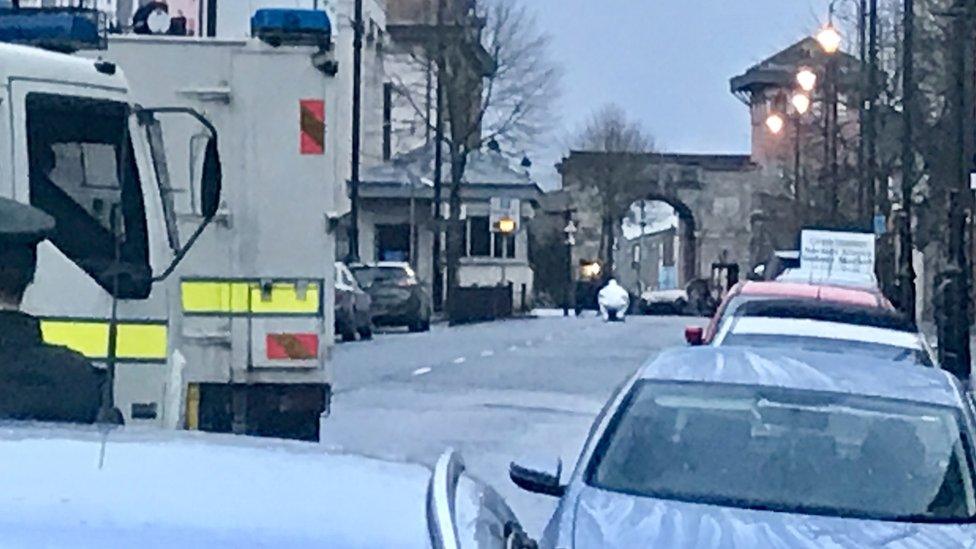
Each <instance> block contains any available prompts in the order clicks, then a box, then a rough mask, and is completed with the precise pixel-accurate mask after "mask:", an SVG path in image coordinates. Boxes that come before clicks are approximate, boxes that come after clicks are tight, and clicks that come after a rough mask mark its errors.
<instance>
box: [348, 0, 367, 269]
mask: <svg viewBox="0 0 976 549" xmlns="http://www.w3.org/2000/svg"><path fill="white" fill-rule="evenodd" d="M362 80H363V0H356V7H355V15H354V17H353V42H352V172H351V178H350V180H349V255H348V257H347V258H346V261H347V262H348V263H357V262H359V161H360V138H361V135H360V125H361V124H362Z"/></svg>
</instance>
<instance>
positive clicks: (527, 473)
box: [508, 460, 566, 497]
mask: <svg viewBox="0 0 976 549" xmlns="http://www.w3.org/2000/svg"><path fill="white" fill-rule="evenodd" d="M562 469H563V463H562V461H561V460H560V461H559V465H558V466H557V468H556V474H555V475H552V474H549V473H546V472H543V471H535V470H533V469H529V468H527V467H523V466H521V465H519V464H517V463H515V462H514V461H513V462H512V463H511V465H509V467H508V476H509V478H511V479H512V482H514V483H515V485H516V486H518V487H519V488H521V489H523V490H525V491H527V492H533V493H536V494H544V495H547V496H554V497H562V496H563V494H565V493H566V487H565V486H563V485H561V484H559V477H560V476H561V474H562Z"/></svg>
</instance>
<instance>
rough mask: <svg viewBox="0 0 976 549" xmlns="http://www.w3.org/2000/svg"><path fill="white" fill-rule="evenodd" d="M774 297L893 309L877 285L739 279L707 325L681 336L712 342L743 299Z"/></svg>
mask: <svg viewBox="0 0 976 549" xmlns="http://www.w3.org/2000/svg"><path fill="white" fill-rule="evenodd" d="M774 299H794V300H803V301H813V302H817V301H819V302H829V303H839V304H844V305H853V306H862V307H874V308H877V309H884V310H888V311H893V310H894V309H895V308H894V306H892V304H891V302H890V301H888V300H887V299H886V298H885V296H884V295H883V294H882V293H881V291H880V290H878V289H877V288H846V287H840V286H832V285H823V284H798V283H791V282H765V281H764V282H758V281H744V282H739V283H738V284H736V285H735V286H733V287H732V289H731V290H729V293H728V294H727V295H726V296H725V299H723V300H722V303H721V304H720V305H719V306H718V309H717V310H716V312H715V314H714V315H713V316H712V320H711V322H709V324H708V326H706V327H705V328H702V327H700V326H689V327H687V328H685V340H686V341H687V342H688V344H690V345H705V344H708V343H711V342H712V339H714V337H715V334H716V332H717V331H718V328H719V326H720V325H721V324H722V322H723V321H724V320H725V319H726V318H728V317H730V316H732V315H733V314H735V312H736V311H737V310H738V309H739V307H741V306H742V305H743V304H745V303H751V302H755V301H769V300H774Z"/></svg>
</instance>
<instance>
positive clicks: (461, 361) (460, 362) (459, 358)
mask: <svg viewBox="0 0 976 549" xmlns="http://www.w3.org/2000/svg"><path fill="white" fill-rule="evenodd" d="M466 360H468V359H466V358H464V357H463V356H459V357H457V358H455V359H454V363H455V364H464V362H465V361H466Z"/></svg>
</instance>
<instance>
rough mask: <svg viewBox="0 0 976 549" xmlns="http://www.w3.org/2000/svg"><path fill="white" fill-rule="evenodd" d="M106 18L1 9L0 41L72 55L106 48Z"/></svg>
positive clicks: (69, 10) (49, 10) (92, 12)
mask: <svg viewBox="0 0 976 549" xmlns="http://www.w3.org/2000/svg"><path fill="white" fill-rule="evenodd" d="M105 23H106V19H105V15H104V14H103V13H101V12H99V11H97V10H87V9H79V8H36V9H27V8H21V9H17V8H14V9H0V42H6V43H9V44H22V45H27V46H36V47H39V48H44V49H49V50H55V51H61V52H73V51H77V50H80V49H105V47H106V24H105Z"/></svg>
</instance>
